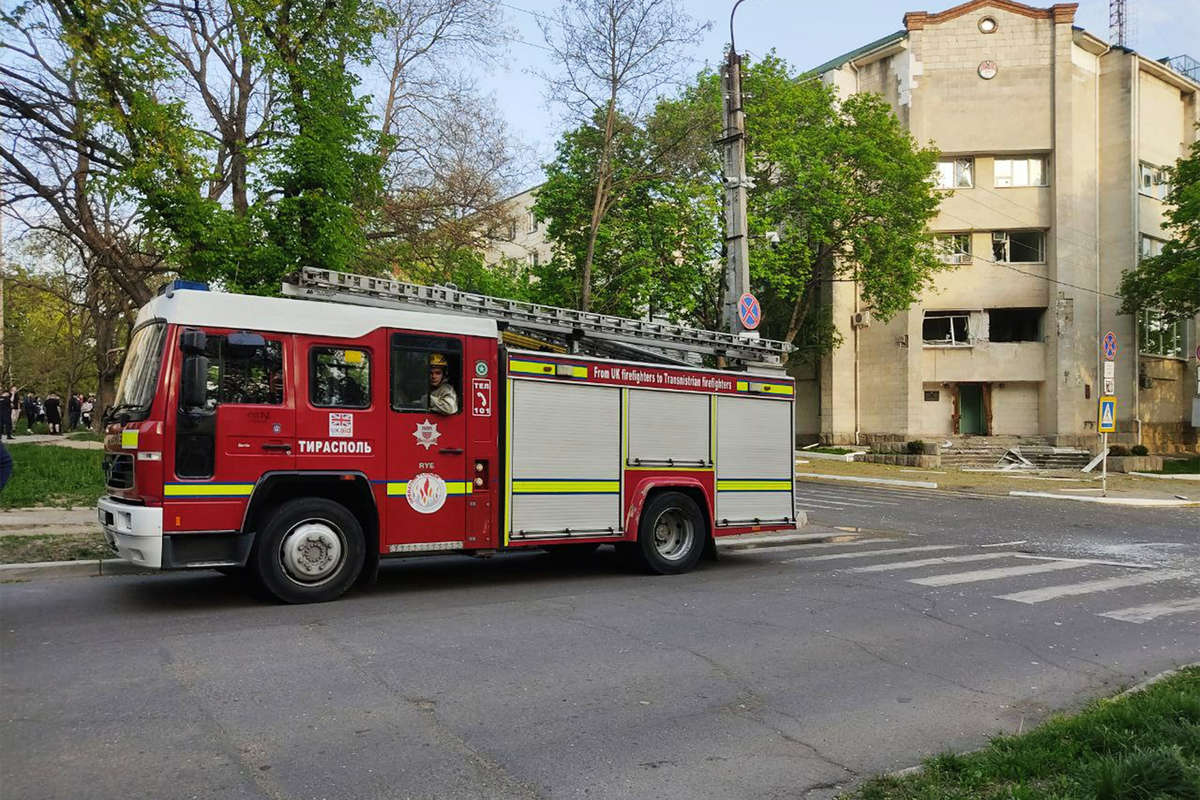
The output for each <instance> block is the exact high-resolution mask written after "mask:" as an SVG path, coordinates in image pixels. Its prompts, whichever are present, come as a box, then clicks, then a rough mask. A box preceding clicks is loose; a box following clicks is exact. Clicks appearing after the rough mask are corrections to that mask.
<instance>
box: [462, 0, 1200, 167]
mask: <svg viewBox="0 0 1200 800" xmlns="http://www.w3.org/2000/svg"><path fill="white" fill-rule="evenodd" d="M685 2H686V4H687V6H688V9H689V10H690V12H691V13H692V15H693V16H694V17H696V18H697V19H699V20H712V21H713V23H714V24H713V27H712V29H711V30H710V31H709V32H708V34H707V36H706V37H705V39H704V41H703V43H702V44H701V45H700V46H699V47H697V48H696V49H695V51H694V52H693V53H692V54H691V55H692V58H693V59H694V62H693V65H692V69H690V70H689V72H690V73H692V74H694V73H695V72H696V71H697V70H699V69H700V67H702V66H703V64H704V63H705V62H708V63H710V64H715V63H717V61H719V60H720V59H721V58H722V55H723V49H724V47H725V43H726V42H727V40H728V39H729V9H730V8H731V7H732V5H733V0H685ZM1127 2H1128V7H1129V9H1130V12H1131V17H1132V19H1133V21H1134V28H1133V30H1134V35H1133V40H1132V46H1133V48H1134V49H1135V50H1137V51H1138V52H1140V53H1142V54H1143V55H1145V56H1148V57H1150V58H1155V59H1158V58H1162V57H1164V56H1177V55H1179V54H1181V53H1186V54H1188V55H1190V56H1192V57H1193V58H1197V59H1200V0H1127ZM1052 4H1053V3H1052V2H1045V3H1041V2H1032V3H1030V5H1035V6H1047V7H1048V6H1050V5H1052ZM502 5H503V8H504V10H505V12H506V17H507V19H506V22H507V23H508V25H509V26H511V27H512V28H514V29H515V31H516V34H517V36H518V37H519V38H520V39H522V40H524V42H525V43H522V42H520V41H517V42H513V43H512V44H511V45H510V47H509V53H508V56H507V64H506V65H505V66H504V67H502V68H500V69H497V70H495V71H493V72H492V73H491V74H488V75H483V76H480V86H481V88H483V89H484V90H485V91H488V92H494V93H495V95H496V98H497V100H498V101H499V106H500V108H501V109H502V110H503V112H504V113H505V115H506V117H507V119H508V123H509V126H510V128H511V130H512V132H513V134H514V135H515V136H516V138H517V139H518V140H519V141H521V142H522V143H524V144H525V145H527V146H530V147H532V148H533V149H534V153H535V154H536V158H537V160H538V161H539V162H542V161H546V160H548V159H549V158H550V157H551V156H552V155H553V146H554V140H555V138H556V137H557V134H558V132H559V125H558V122H557V118H556V115H555V114H554V113H553V112H551V111H549V110H548V109H547V108H546V107H545V102H544V100H543V90H544V87H543V84H542V82H541V81H540V80H539V79H538V78H537V77H535V76H534V75H531V74H529V70H530V69H546V68H548V66H549V64H548V59H547V53H546V52H545V50H544V49H541V47H539V45H543V40H542V35H541V32H540V30H539V29H538V25H537V20H536V19H535V17H534V16H533V14H545V13H548V12H550V11H551V10H553V9H554V8H555V6H556V5H557V0H502ZM955 5H958V3H957V2H954V0H946V1H945V2H943V3H926V2H922V1H921V0H917V1H916V2H907V1H906V0H858V1H857V2H821V3H817V2H803V3H801V2H792V1H791V0H746V1H745V2H744V3H742V5H741V6H740V7H739V8H738V11H737V17H736V19H735V22H734V25H735V27H734V35H735V36H736V37H737V45H738V50H739V51H740V52H743V53H750V54H751V55H761V54H762V53H765V52H767V51H768V50H770V49H771V48H775V50H776V51H777V52H778V53H779V55H780V56H782V57H783V58H785V59H787V61H789V62H790V63H791V64H792V65H794V66H796V67H798V68H807V67H814V66H816V65H817V64H820V63H822V62H824V61H827V60H829V59H830V58H833V57H834V56H837V55H840V54H841V53H844V52H847V51H849V50H853V49H854V48H856V47H859V46H861V45H864V44H866V43H867V42H870V41H872V40H874V39H878V38H880V37H882V36H886V35H888V34H890V33H894V32H895V31H898V30H900V29H901V28H903V27H904V25H903V22H902V21H901V20H902V18H903V16H904V14H905V12H908V11H929V12H937V11H942V10H944V9H946V8H950V7H952V6H955ZM530 12H532V13H530ZM1075 24H1076V25H1078V26H1080V27H1082V28H1085V29H1086V30H1087V31H1088V32H1089V33H1092V34H1094V35H1095V36H1097V37H1099V38H1101V39H1104V40H1107V39H1108V2H1107V0H1080V3H1079V10H1078V11H1077V12H1076V15H1075ZM531 179H533V180H536V175H535V176H531Z"/></svg>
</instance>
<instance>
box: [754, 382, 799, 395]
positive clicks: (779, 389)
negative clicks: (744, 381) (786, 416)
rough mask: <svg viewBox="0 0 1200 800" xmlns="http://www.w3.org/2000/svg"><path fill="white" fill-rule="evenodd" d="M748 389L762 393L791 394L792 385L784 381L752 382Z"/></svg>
mask: <svg viewBox="0 0 1200 800" xmlns="http://www.w3.org/2000/svg"><path fill="white" fill-rule="evenodd" d="M750 391H752V392H762V393H763V394H791V393H792V387H791V386H790V385H788V384H786V383H752V384H750Z"/></svg>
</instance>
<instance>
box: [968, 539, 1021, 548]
mask: <svg viewBox="0 0 1200 800" xmlns="http://www.w3.org/2000/svg"><path fill="white" fill-rule="evenodd" d="M1028 541H1029V540H1028V539H1017V540H1016V541H1015V542H996V543H995V544H981V545H979V546H980V547H1016V546H1017V545H1019V544H1025V543H1026V542H1028Z"/></svg>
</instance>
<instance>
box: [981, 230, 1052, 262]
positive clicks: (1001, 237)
mask: <svg viewBox="0 0 1200 800" xmlns="http://www.w3.org/2000/svg"><path fill="white" fill-rule="evenodd" d="M1013 234H1035V235H1036V236H1037V237H1038V239H1037V253H1036V256H1037V257H1036V258H1032V259H1028V260H1024V259H1022V260H1019V261H1014V260H1013V259H1012V256H1013V246H1012V245H1013V240H1012V237H1013ZM1018 244H1020V243H1018ZM1025 247H1028V245H1024V244H1021V245H1020V247H1019V248H1018V249H1021V248H1025ZM992 257H993V258H994V259H995V260H996V262H997V263H1000V264H1045V263H1046V232H1045V231H1038V230H1014V231H992Z"/></svg>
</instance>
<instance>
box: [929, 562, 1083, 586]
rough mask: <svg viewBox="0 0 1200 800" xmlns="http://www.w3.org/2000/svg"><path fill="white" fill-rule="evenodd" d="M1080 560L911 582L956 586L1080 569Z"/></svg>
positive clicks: (964, 573)
mask: <svg viewBox="0 0 1200 800" xmlns="http://www.w3.org/2000/svg"><path fill="white" fill-rule="evenodd" d="M1085 566H1087V565H1086V564H1081V563H1079V562H1078V561H1047V562H1046V563H1044V564H1030V565H1029V566H1026V567H996V568H995V569H976V570H971V571H970V572H955V573H953V574H951V575H935V576H933V577H932V578H913V579H912V580H910V581H909V583H916V584H919V585H921V586H954V585H956V584H960V583H976V582H978V581H994V580H999V579H1000V578H1013V577H1016V576H1018V575H1036V574H1037V573H1039V572H1054V571H1056V570H1060V569H1078V568H1079V567H1085Z"/></svg>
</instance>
